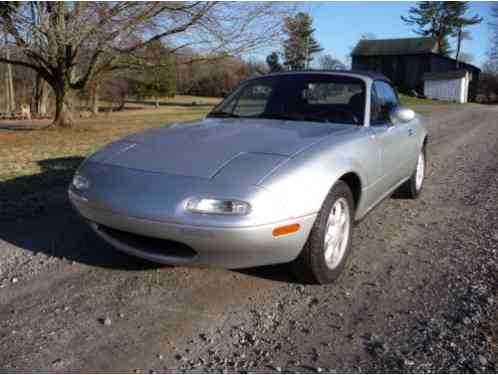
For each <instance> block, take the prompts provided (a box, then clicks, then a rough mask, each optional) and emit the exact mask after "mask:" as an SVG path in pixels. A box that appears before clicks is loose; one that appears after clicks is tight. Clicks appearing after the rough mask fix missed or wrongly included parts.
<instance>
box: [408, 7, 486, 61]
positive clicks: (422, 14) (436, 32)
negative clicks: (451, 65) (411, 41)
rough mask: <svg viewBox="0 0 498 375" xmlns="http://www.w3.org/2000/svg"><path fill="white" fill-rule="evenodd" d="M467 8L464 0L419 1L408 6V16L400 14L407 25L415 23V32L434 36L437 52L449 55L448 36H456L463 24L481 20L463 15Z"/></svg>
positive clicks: (475, 22)
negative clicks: (412, 5)
mask: <svg viewBox="0 0 498 375" xmlns="http://www.w3.org/2000/svg"><path fill="white" fill-rule="evenodd" d="M467 10H468V3H467V2H465V1H462V2H459V1H433V2H431V1H421V2H419V3H418V4H417V6H415V7H411V8H410V10H409V11H408V12H409V16H408V17H404V16H401V19H402V20H403V21H404V22H405V23H407V24H408V25H416V26H417V28H416V29H415V30H414V32H415V33H417V34H419V35H422V36H431V37H434V38H436V39H437V42H438V46H439V53H440V54H442V55H445V56H449V55H450V54H451V53H452V51H451V48H450V43H449V38H450V37H452V36H457V35H458V30H460V29H463V27H464V26H470V25H475V24H477V23H480V22H481V21H482V18H480V17H479V16H473V17H468V18H467V17H465V13H466V12H467ZM460 41H461V39H460Z"/></svg>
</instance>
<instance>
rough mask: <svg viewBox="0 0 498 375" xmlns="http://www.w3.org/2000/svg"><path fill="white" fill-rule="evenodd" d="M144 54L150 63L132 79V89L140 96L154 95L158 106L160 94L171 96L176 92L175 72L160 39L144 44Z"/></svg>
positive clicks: (168, 52) (166, 49)
mask: <svg viewBox="0 0 498 375" xmlns="http://www.w3.org/2000/svg"><path fill="white" fill-rule="evenodd" d="M144 55H145V56H146V57H147V59H148V61H150V62H151V65H150V66H148V67H145V68H144V72H143V74H142V75H141V76H140V77H139V78H138V79H134V80H133V81H132V91H133V92H134V94H135V95H136V96H138V97H140V98H145V97H154V98H155V100H156V107H159V98H160V97H161V96H167V97H172V96H174V95H175V93H176V73H175V70H174V64H172V62H171V61H170V59H171V54H170V51H169V50H168V48H166V47H165V46H164V45H163V44H162V42H161V41H155V42H152V43H151V44H150V45H148V46H146V48H145V51H144Z"/></svg>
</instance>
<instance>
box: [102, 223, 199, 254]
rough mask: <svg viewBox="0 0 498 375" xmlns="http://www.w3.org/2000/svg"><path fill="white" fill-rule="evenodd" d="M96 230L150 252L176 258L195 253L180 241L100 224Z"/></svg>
mask: <svg viewBox="0 0 498 375" xmlns="http://www.w3.org/2000/svg"><path fill="white" fill-rule="evenodd" d="M97 230H98V231H100V232H102V233H104V234H105V235H107V236H109V237H111V238H112V239H114V240H115V241H118V242H121V243H123V244H125V245H127V246H130V247H132V248H135V249H137V250H139V251H143V252H147V253H150V254H156V255H166V256H171V257H178V258H193V257H195V256H196V255H197V253H196V252H195V251H194V250H193V249H192V248H191V247H190V246H188V245H186V244H184V243H181V242H177V241H172V240H165V239H162V238H155V237H149V236H143V235H140V234H134V233H130V232H125V231H122V230H119V229H114V228H110V227H107V226H105V225H100V224H99V225H98V229H97Z"/></svg>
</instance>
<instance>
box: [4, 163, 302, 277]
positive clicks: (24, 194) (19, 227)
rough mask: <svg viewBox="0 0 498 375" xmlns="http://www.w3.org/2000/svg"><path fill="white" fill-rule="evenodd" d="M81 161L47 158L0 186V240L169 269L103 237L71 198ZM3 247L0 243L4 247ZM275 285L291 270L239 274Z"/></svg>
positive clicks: (99, 263) (81, 258)
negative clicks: (32, 171)
mask: <svg viewBox="0 0 498 375" xmlns="http://www.w3.org/2000/svg"><path fill="white" fill-rule="evenodd" d="M82 161H83V158H82V157H65V158H54V159H45V160H42V161H40V162H39V165H40V167H41V172H40V173H38V174H34V175H29V176H22V177H18V178H14V179H11V180H8V181H5V182H2V183H0V186H1V189H0V241H5V242H7V243H10V244H12V245H14V246H16V247H19V248H22V249H24V250H26V251H31V252H33V253H35V254H36V253H44V254H46V255H48V256H53V257H57V258H61V259H66V260H68V261H74V262H78V263H82V264H87V265H91V266H96V267H103V268H110V269H120V270H145V269H155V268H160V267H167V266H164V265H160V264H156V263H151V262H148V261H146V260H142V259H139V258H136V257H132V256H130V255H127V254H125V253H122V252H120V251H118V250H116V249H114V248H113V247H112V246H110V245H108V244H107V243H105V242H104V241H103V240H102V239H101V238H99V237H98V236H97V235H96V234H95V233H94V232H93V231H92V230H91V229H90V228H89V227H88V226H87V225H86V223H85V222H84V220H83V219H82V218H81V217H79V216H78V215H77V214H76V212H75V211H74V209H73V208H72V207H71V204H70V202H69V200H68V198H67V187H68V186H69V184H70V181H71V179H72V176H73V174H74V172H75V170H76V169H77V168H78V166H79V165H80V164H81V162H82ZM0 245H1V242H0ZM237 272H240V273H242V274H246V275H249V276H253V277H259V278H265V279H270V280H275V281H282V282H290V281H293V277H292V274H291V272H290V266H289V265H277V266H265V267H255V268H250V269H244V270H237Z"/></svg>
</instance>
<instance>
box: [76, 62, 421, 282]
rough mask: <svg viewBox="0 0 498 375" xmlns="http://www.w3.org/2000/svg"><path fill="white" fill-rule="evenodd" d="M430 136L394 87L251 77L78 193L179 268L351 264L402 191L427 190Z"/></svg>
mask: <svg viewBox="0 0 498 375" xmlns="http://www.w3.org/2000/svg"><path fill="white" fill-rule="evenodd" d="M426 143H427V131H426V129H425V127H424V125H423V124H422V121H421V119H420V118H419V117H418V116H416V115H415V113H414V112H413V111H412V110H410V109H407V108H404V107H402V106H401V105H400V103H399V99H398V95H397V93H396V91H395V90H394V88H393V86H392V84H391V82H390V81H389V80H388V79H387V78H386V77H384V76H381V75H378V74H374V73H364V72H363V73H362V72H354V71H350V72H335V71H330V72H327V71H319V72H318V71H302V72H285V73H277V74H271V75H267V76H262V77H257V78H253V79H250V80H247V81H245V82H243V83H242V84H241V85H240V86H239V87H238V88H237V89H236V90H235V91H234V92H233V93H232V94H230V95H229V96H228V97H227V98H226V99H225V100H223V101H222V102H221V103H220V104H219V105H218V106H217V107H216V108H215V109H214V110H213V111H212V112H211V113H209V114H208V116H207V117H206V118H205V119H204V120H202V121H198V122H193V123H186V124H175V125H171V126H164V127H160V128H155V129H151V130H148V131H145V132H143V133H138V134H135V135H132V136H129V137H127V138H125V139H123V140H120V141H117V142H114V143H111V144H109V145H108V146H106V147H104V148H102V149H101V150H99V151H97V152H96V153H95V154H93V155H92V156H90V157H89V158H88V159H86V160H85V161H84V162H83V163H82V165H81V166H80V168H79V169H78V171H77V172H76V174H75V176H74V178H73V181H72V184H71V186H70V188H69V196H70V200H71V202H72V203H73V205H74V206H75V208H76V209H77V211H78V212H79V213H80V214H81V215H82V216H83V218H85V219H86V220H87V221H88V223H89V224H90V226H91V227H92V228H93V229H94V230H95V232H96V233H97V234H98V235H100V236H101V237H102V238H103V239H104V240H105V241H107V242H109V243H110V244H112V245H113V246H115V247H116V248H118V249H120V250H122V251H124V252H127V253H129V254H132V255H135V256H138V257H142V258H145V259H148V260H151V261H154V262H159V263H165V264H171V265H203V266H206V265H207V266H215V267H224V268H243V267H253V266H261V265H267V264H275V263H286V262H293V264H294V266H295V267H294V269H295V271H296V274H297V275H298V276H299V277H300V278H301V279H303V280H304V281H307V282H313V283H327V282H331V281H332V280H334V279H335V278H336V277H337V276H338V275H339V273H340V272H341V270H342V269H343V268H344V266H345V263H346V260H347V259H348V255H349V253H350V252H351V239H352V233H353V225H354V223H355V222H357V221H359V220H360V219H362V218H363V217H364V216H365V215H366V214H367V213H368V212H369V211H370V210H372V208H374V207H375V206H376V205H377V204H378V203H380V202H381V201H382V200H383V199H384V198H387V197H389V196H390V195H392V194H393V193H394V192H396V191H397V193H399V194H404V195H405V196H406V197H411V198H416V197H417V196H418V195H419V193H420V191H421V189H422V184H423V181H424V171H425V164H426V162H425V160H426Z"/></svg>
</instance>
